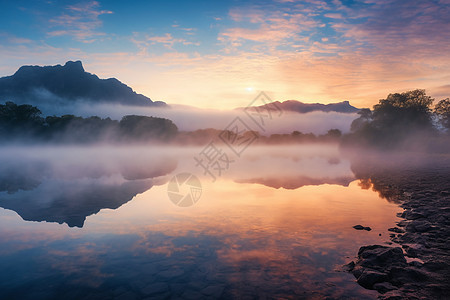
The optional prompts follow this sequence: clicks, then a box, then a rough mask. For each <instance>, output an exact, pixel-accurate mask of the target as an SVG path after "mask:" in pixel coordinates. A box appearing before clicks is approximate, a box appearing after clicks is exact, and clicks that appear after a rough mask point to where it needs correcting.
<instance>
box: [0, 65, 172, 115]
mask: <svg viewBox="0 0 450 300" xmlns="http://www.w3.org/2000/svg"><path fill="white" fill-rule="evenodd" d="M79 100H81V101H86V102H95V103H102V102H103V103H113V104H122V105H137V106H166V104H165V103H164V102H161V101H155V102H154V101H152V100H151V99H150V98H148V97H146V96H144V95H141V94H137V93H136V92H134V91H133V90H132V89H131V88H130V87H129V86H127V85H126V84H123V83H122V82H120V81H119V80H117V79H116V78H109V79H100V78H98V77H97V76H96V75H94V74H91V73H88V72H85V71H84V68H83V65H82V63H81V61H68V62H67V63H66V64H65V65H64V66H61V65H56V66H45V67H40V66H22V67H20V68H19V70H17V72H16V73H14V75H12V76H7V77H2V78H0V102H5V101H13V102H16V103H28V104H33V105H39V104H41V103H42V102H44V103H55V104H56V103H58V102H61V101H62V102H63V103H64V102H67V101H69V102H73V101H79Z"/></svg>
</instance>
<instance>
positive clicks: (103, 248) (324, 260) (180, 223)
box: [0, 147, 398, 299]
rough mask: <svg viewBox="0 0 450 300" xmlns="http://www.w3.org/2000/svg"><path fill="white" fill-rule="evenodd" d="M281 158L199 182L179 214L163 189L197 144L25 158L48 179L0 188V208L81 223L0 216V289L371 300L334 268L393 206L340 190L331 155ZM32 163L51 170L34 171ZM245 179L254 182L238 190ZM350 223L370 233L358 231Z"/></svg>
mask: <svg viewBox="0 0 450 300" xmlns="http://www.w3.org/2000/svg"><path fill="white" fill-rule="evenodd" d="M280 150H281V149H276V148H270V149H268V150H267V151H266V152H263V150H262V149H254V150H252V151H250V152H248V156H247V157H244V158H242V160H240V161H239V163H236V164H235V166H233V168H231V169H230V170H229V172H228V173H225V174H224V176H222V177H220V178H219V179H218V180H217V181H216V182H214V183H213V182H212V181H211V180H209V178H207V177H206V176H204V177H202V186H203V195H202V198H201V200H200V201H199V202H197V204H196V205H195V206H193V207H190V208H188V209H186V208H180V207H177V206H175V205H173V203H172V202H171V201H169V199H168V196H167V187H166V185H164V184H163V183H165V182H166V181H167V180H168V179H170V177H171V176H172V175H173V174H177V173H179V172H180V171H191V172H195V170H196V169H195V164H194V163H193V160H192V157H193V153H195V152H196V151H198V149H191V150H189V149H185V151H183V153H179V152H171V151H172V150H170V149H165V150H164V151H162V153H164V154H161V153H160V154H159V156H158V154H157V153H156V152H154V150H148V149H140V150H139V151H137V150H136V151H135V152H134V153H132V154H131V156H127V155H125V154H123V153H122V152H120V151H118V152H114V153H108V152H104V151H98V152H95V151H94V152H86V153H85V154H89V157H92V159H87V160H86V161H85V162H77V161H76V160H71V159H70V157H71V155H73V152H71V153H70V155H67V156H65V157H64V159H63V158H61V159H62V160H61V161H58V162H57V163H56V162H54V160H52V159H50V157H41V156H40V157H30V156H28V157H27V159H29V160H30V159H35V160H37V161H38V162H39V163H40V164H41V167H39V168H38V167H35V168H31V170H49V171H45V172H38V171H37V172H36V171H35V172H34V174H37V175H38V176H37V178H38V179H36V180H35V181H32V180H30V182H34V184H31V185H30V186H29V187H28V186H27V187H25V186H18V185H17V186H15V187H14V188H10V189H5V188H3V190H4V192H2V193H1V194H0V199H1V200H0V205H1V206H2V207H6V208H9V209H13V210H14V211H16V212H17V213H19V214H20V216H22V217H23V218H24V219H30V220H46V221H48V222H66V223H67V224H69V225H70V226H78V227H82V228H76V229H75V228H68V227H67V226H60V225H59V224H55V223H45V222H40V223H34V222H23V221H22V220H21V218H20V217H19V216H17V215H16V214H15V213H14V212H12V211H9V210H0V216H1V217H0V238H1V240H2V243H0V266H1V267H2V270H4V271H2V272H0V290H1V291H2V294H3V295H5V297H6V298H15V299H61V298H64V299H115V298H118V299H139V298H145V297H156V298H170V297H172V298H183V299H191V298H194V299H202V298H220V297H222V298H296V299H298V298H308V299H322V298H325V297H331V298H346V299H352V298H353V299H372V298H375V297H376V292H373V291H367V290H365V289H363V288H362V287H360V286H358V285H357V284H356V283H355V282H354V278H353V276H352V275H350V274H347V273H344V272H340V271H339V270H340V266H341V265H343V264H344V263H345V262H347V261H348V260H350V258H347V257H353V256H354V255H355V254H356V253H357V250H358V248H359V247H360V246H361V245H366V244H373V243H384V242H386V241H387V240H388V231H387V229H388V228H389V227H392V225H393V224H394V222H395V220H396V217H395V213H396V212H397V211H398V207H397V206H396V205H394V204H392V203H388V202H386V201H384V200H382V199H380V198H379V197H378V195H377V193H375V192H373V191H371V190H364V189H361V188H360V186H358V181H356V180H354V181H351V178H352V172H351V169H350V163H349V161H346V160H345V159H338V160H336V159H335V158H336V156H337V152H336V151H337V150H336V149H335V148H333V149H318V148H317V147H316V148H306V149H298V148H295V147H290V148H286V149H284V150H283V151H284V152H280ZM77 151H84V150H80V149H77ZM321 151H322V152H321ZM176 153H177V155H175V154H176ZM86 157H88V156H86ZM149 157H150V158H149ZM174 157H176V160H175V161H174V160H173V159H172V158H174ZM119 158H120V159H119ZM127 160H128V161H129V163H128V164H127V163H126V161H127ZM42 161H44V162H47V163H48V162H50V163H48V164H47V167H42ZM27 165H30V164H27ZM44 165H45V164H44ZM163 166H167V168H166V169H164V168H163ZM16 170H18V168H16ZM23 170H26V169H22V171H23ZM69 170H70V172H69ZM99 170H101V172H100V171H99ZM134 170H137V171H136V172H133V171H134ZM27 172H28V171H23V172H22V173H21V174H22V175H21V176H22V177H20V176H18V177H17V178H23V176H24V175H23V174H27ZM31 173H33V172H31ZM165 174H167V175H166V176H164V175H165ZM280 174H282V175H280ZM39 176H40V177H39ZM155 176H158V177H155ZM255 178H263V179H264V181H261V182H258V183H260V184H252V183H249V182H252V181H251V180H253V179H255ZM277 178H280V179H279V181H278V182H276V181H274V179H277ZM298 178H304V181H302V182H299V181H298ZM344 179H345V180H344ZM19 182H20V180H19ZM253 182H257V181H256V180H255V181H253ZM330 183H332V184H330ZM296 185H299V186H300V185H304V186H303V187H302V188H296ZM9 186H11V187H12V186H13V185H12V184H11V185H9ZM273 187H286V189H285V188H281V189H274V188H273ZM7 191H9V194H8V192H7ZM131 198H132V201H129V200H130V199H131ZM101 208H113V209H101ZM99 210H100V211H99ZM356 224H363V225H365V226H370V227H372V229H373V230H372V231H370V232H367V231H356V230H354V229H353V228H352V226H354V225H356ZM379 234H381V236H379Z"/></svg>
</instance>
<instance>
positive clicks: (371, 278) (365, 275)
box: [357, 269, 388, 290]
mask: <svg viewBox="0 0 450 300" xmlns="http://www.w3.org/2000/svg"><path fill="white" fill-rule="evenodd" d="M386 280H388V275H387V274H386V273H382V272H378V271H374V270H369V269H365V270H364V271H363V272H362V274H361V276H359V278H358V280H357V281H358V283H359V285H361V286H362V287H365V288H366V289H371V290H372V289H374V287H373V286H374V284H375V283H380V282H384V281H386Z"/></svg>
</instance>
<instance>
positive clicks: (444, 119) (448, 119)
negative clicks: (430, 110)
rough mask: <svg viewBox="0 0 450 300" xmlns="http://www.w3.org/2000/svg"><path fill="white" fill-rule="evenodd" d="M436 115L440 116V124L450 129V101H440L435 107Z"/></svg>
mask: <svg viewBox="0 0 450 300" xmlns="http://www.w3.org/2000/svg"><path fill="white" fill-rule="evenodd" d="M434 113H435V114H436V115H437V116H438V119H439V122H440V123H441V125H442V127H444V128H445V129H447V130H449V129H450V99H449V98H447V99H444V100H441V101H439V103H438V104H436V106H435V107H434Z"/></svg>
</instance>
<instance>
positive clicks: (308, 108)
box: [257, 100, 359, 113]
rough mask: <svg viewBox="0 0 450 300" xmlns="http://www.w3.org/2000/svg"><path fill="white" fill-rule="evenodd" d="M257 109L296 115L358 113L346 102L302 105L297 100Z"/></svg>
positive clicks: (269, 104)
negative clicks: (317, 112)
mask: <svg viewBox="0 0 450 300" xmlns="http://www.w3.org/2000/svg"><path fill="white" fill-rule="evenodd" d="M257 107H258V108H261V109H269V110H275V109H277V108H279V109H281V110H283V111H293V112H298V113H309V112H313V111H323V112H340V113H356V112H358V111H359V109H358V108H356V107H354V106H352V105H350V102H348V101H342V102H338V103H330V104H321V103H303V102H300V101H297V100H288V101H284V102H280V101H275V102H272V103H268V104H265V105H261V106H257Z"/></svg>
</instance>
